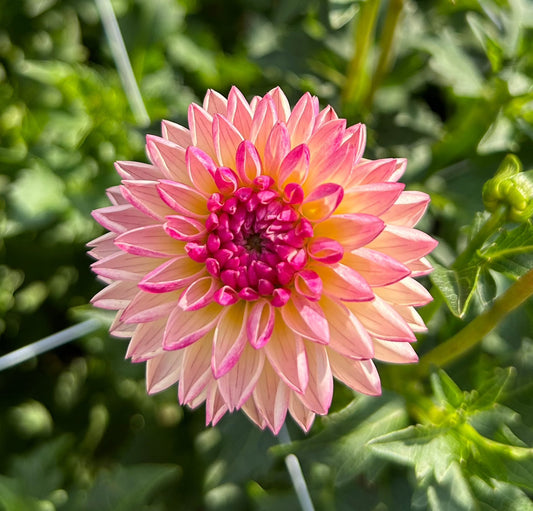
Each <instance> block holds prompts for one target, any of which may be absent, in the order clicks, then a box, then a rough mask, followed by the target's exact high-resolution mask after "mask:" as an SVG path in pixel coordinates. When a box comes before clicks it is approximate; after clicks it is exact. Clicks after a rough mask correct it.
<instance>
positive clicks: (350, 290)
mask: <svg viewBox="0 0 533 511" xmlns="http://www.w3.org/2000/svg"><path fill="white" fill-rule="evenodd" d="M313 269H314V270H315V271H316V272H317V273H318V275H319V276H320V278H321V279H322V285H323V292H324V294H326V295H328V296H331V297H333V298H338V299H339V300H343V301H346V302H368V301H369V300H372V299H373V298H374V293H373V292H372V289H371V288H370V286H369V285H368V283H367V281H366V280H365V279H364V278H363V276H362V275H361V274H360V273H358V272H357V271H356V270H354V269H353V268H351V267H350V266H347V265H345V264H342V263H336V264H331V265H318V264H317V265H316V266H313Z"/></svg>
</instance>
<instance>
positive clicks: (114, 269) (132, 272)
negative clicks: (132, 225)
mask: <svg viewBox="0 0 533 511" xmlns="http://www.w3.org/2000/svg"><path fill="white" fill-rule="evenodd" d="M160 264H161V260H160V259H157V258H153V257H139V256H134V255H132V254H126V253H124V252H120V251H116V252H115V253H114V254H113V255H110V256H108V257H105V258H104V259H100V260H99V261H96V262H95V263H93V264H92V265H91V269H92V271H94V273H96V274H97V275H100V276H101V277H107V278H109V279H113V280H132V281H134V282H139V281H140V280H141V278H142V277H143V276H144V275H146V273H148V272H151V271H152V270H154V269H155V268H156V267H157V266H159V265H160Z"/></svg>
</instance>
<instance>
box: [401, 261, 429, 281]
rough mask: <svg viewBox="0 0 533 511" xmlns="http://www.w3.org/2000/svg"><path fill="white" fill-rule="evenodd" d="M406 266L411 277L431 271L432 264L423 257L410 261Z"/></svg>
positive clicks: (421, 275) (420, 275)
mask: <svg viewBox="0 0 533 511" xmlns="http://www.w3.org/2000/svg"><path fill="white" fill-rule="evenodd" d="M406 266H407V268H409V270H410V271H411V277H423V276H424V275H427V274H428V273H431V272H432V271H433V266H431V263H430V262H429V261H428V260H427V259H426V258H425V257H422V258H421V259H419V260H418V261H411V262H409V263H407V264H406Z"/></svg>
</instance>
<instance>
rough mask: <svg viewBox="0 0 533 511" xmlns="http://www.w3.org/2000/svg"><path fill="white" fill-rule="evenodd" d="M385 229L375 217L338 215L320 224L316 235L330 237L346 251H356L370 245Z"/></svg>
mask: <svg viewBox="0 0 533 511" xmlns="http://www.w3.org/2000/svg"><path fill="white" fill-rule="evenodd" d="M384 228H385V223H384V222H383V221H382V220H381V219H380V218H378V217H377V216H374V215H367V214H364V213H354V214H343V215H337V214H336V215H333V216H330V217H329V218H328V219H327V220H324V222H321V223H319V224H318V225H317V226H316V227H315V229H314V234H315V236H328V237H330V238H333V239H334V240H336V241H337V242H338V243H340V244H341V245H342V246H343V247H344V249H345V250H354V249H356V248H359V247H362V246H364V245H366V244H367V243H370V242H371V241H372V240H373V239H375V238H376V237H377V236H378V235H379V234H380V233H381V231H383V229H384Z"/></svg>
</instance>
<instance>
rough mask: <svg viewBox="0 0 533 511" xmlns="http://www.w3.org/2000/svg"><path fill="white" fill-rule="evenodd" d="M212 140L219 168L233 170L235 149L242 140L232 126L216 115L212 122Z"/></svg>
mask: <svg viewBox="0 0 533 511" xmlns="http://www.w3.org/2000/svg"><path fill="white" fill-rule="evenodd" d="M213 140H214V144H215V152H216V155H217V158H218V164H219V166H222V167H229V168H232V169H234V168H235V154H236V152H237V147H239V144H240V143H241V142H242V141H243V138H242V135H241V134H240V133H239V132H238V130H237V129H236V128H235V126H233V124H231V123H230V122H229V121H228V120H227V119H226V118H225V117H222V116H221V115H218V114H217V115H215V117H214V120H213Z"/></svg>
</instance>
